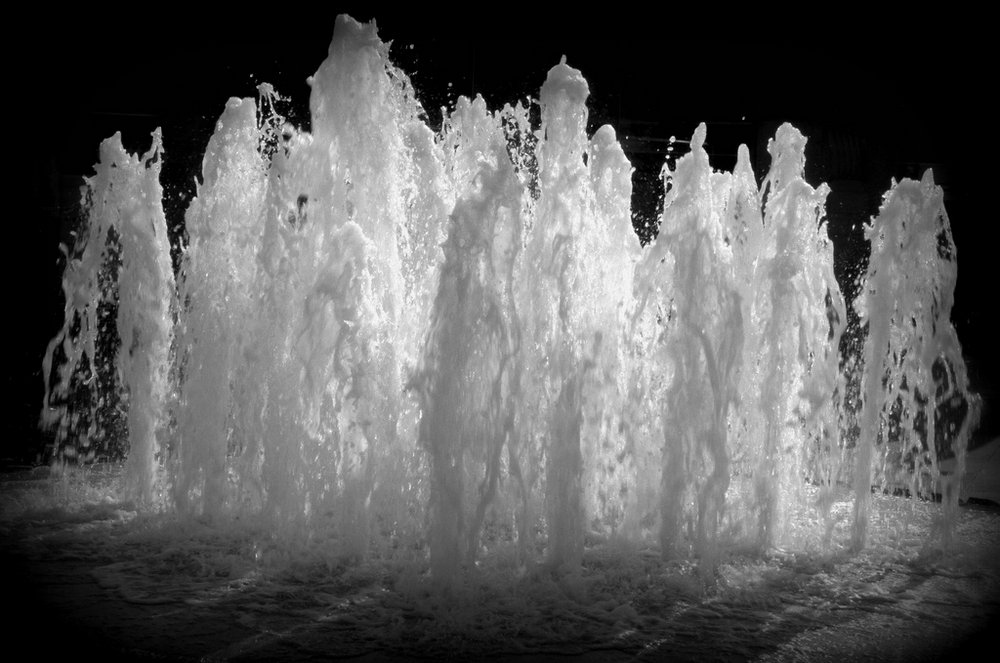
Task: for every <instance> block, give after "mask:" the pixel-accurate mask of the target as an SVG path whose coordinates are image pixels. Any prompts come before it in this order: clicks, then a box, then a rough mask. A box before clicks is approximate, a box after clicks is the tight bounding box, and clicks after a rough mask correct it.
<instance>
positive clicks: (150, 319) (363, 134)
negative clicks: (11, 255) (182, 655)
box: [43, 17, 978, 586]
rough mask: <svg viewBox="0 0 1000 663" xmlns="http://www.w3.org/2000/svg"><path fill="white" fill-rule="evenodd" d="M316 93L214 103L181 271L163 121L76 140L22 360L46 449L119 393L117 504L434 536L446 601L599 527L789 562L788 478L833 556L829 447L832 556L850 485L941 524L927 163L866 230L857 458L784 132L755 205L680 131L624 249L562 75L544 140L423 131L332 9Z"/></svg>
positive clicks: (622, 220) (402, 85)
mask: <svg viewBox="0 0 1000 663" xmlns="http://www.w3.org/2000/svg"><path fill="white" fill-rule="evenodd" d="M310 85H311V87H312V93H311V98H310V110H311V116H312V132H311V133H307V132H305V131H302V130H300V129H298V128H296V127H294V126H292V125H291V124H290V123H287V122H285V120H284V118H282V117H281V116H280V115H279V114H278V113H277V111H276V110H275V108H276V104H277V103H278V102H279V101H280V97H279V96H278V95H277V94H276V93H275V92H274V91H273V90H272V89H271V88H270V87H269V86H262V87H261V96H260V98H259V100H258V101H257V102H255V101H254V100H252V99H242V100H241V99H231V100H230V101H229V102H228V104H227V105H226V108H225V111H224V112H223V114H222V116H221V117H220V119H219V121H218V124H217V127H216V131H215V134H214V135H213V136H212V138H211V140H210V141H209V144H208V148H207V150H206V153H205V157H204V161H203V164H202V177H201V181H200V183H199V185H198V191H197V197H196V198H195V200H194V201H193V202H192V203H191V205H190V207H189V209H188V210H187V213H186V216H185V225H186V230H187V236H188V238H189V242H188V245H187V246H186V247H184V250H183V259H182V264H181V267H180V270H179V273H178V274H177V277H176V283H175V280H174V274H173V271H172V270H171V267H170V257H169V251H170V246H169V243H168V240H167V233H166V224H165V220H164V217H163V212H162V206H161V197H162V192H161V190H160V187H159V183H158V175H159V164H160V158H161V153H162V148H161V138H160V136H159V133H157V134H155V135H154V137H153V146H152V148H151V149H150V151H149V152H148V153H147V154H146V155H145V156H143V157H142V158H138V157H135V156H129V155H127V154H126V153H125V152H124V150H123V149H122V146H121V141H120V138H118V137H117V136H116V137H115V138H112V139H109V140H108V141H106V142H105V143H104V145H102V149H101V162H100V163H99V164H98V166H97V173H96V175H95V176H94V177H93V178H91V179H90V180H88V182H87V185H88V186H87V194H86V196H87V197H86V204H87V209H88V210H89V213H88V218H87V222H86V226H85V228H84V232H83V233H81V234H80V235H79V237H78V240H77V244H76V246H75V247H73V249H72V251H71V252H69V260H68V263H67V268H66V273H65V276H64V281H63V287H64V291H65V294H66V300H67V304H66V316H65V324H64V327H63V329H62V330H61V331H60V333H59V334H58V335H57V337H56V338H55V339H54V340H53V341H52V343H51V344H50V347H49V351H48V353H47V354H46V357H45V367H44V369H45V375H46V377H47V378H48V388H47V392H46V400H45V410H44V412H43V424H44V425H45V426H47V427H51V428H54V429H55V430H56V432H57V437H58V441H57V444H58V445H59V448H60V449H61V453H62V455H63V457H64V458H68V457H81V458H83V459H84V460H86V459H87V454H88V453H92V452H88V450H89V449H91V447H92V445H94V444H96V441H99V440H102V439H107V438H108V437H109V436H110V435H112V434H113V431H112V430H111V426H110V424H108V418H107V417H106V416H103V415H102V414H101V412H102V408H107V407H116V408H118V409H119V410H122V411H125V412H127V435H128V448H129V450H128V462H127V485H128V490H129V491H130V495H131V497H133V498H134V499H136V500H137V501H138V502H140V503H141V504H142V505H144V507H145V508H148V509H150V510H168V511H176V512H177V513H179V514H182V515H185V516H197V517H202V518H206V519H208V520H209V521H217V520H220V519H226V518H234V517H253V518H260V519H261V522H263V523H265V524H266V526H267V528H268V529H269V531H272V532H274V533H275V534H276V536H280V537H282V538H283V539H284V540H287V541H291V542H295V541H311V542H316V541H320V542H322V545H323V546H324V547H325V549H326V550H327V551H328V552H329V554H330V555H331V556H332V557H336V558H346V559H360V558H364V557H365V556H367V555H371V554H374V553H378V554H380V555H387V556H399V557H404V558H405V557H407V556H410V557H412V556H414V555H416V556H418V557H419V556H420V555H424V554H428V553H429V566H430V569H431V572H432V575H433V577H434V578H435V579H436V580H437V581H438V582H439V583H440V584H442V585H443V586H449V585H451V584H453V583H454V582H455V581H456V579H457V578H458V577H459V574H460V572H461V571H462V569H464V568H468V567H471V566H474V565H475V563H476V560H477V557H478V556H480V555H482V554H483V553H484V551H489V550H496V549H500V548H504V547H508V546H509V547H510V549H511V550H513V551H515V553H514V554H515V555H516V556H517V558H518V559H519V560H520V561H521V563H526V562H530V561H532V560H534V559H541V558H544V559H545V560H546V563H547V564H549V565H551V567H552V568H553V569H568V570H570V571H571V570H572V569H573V568H575V567H577V566H579V564H580V561H581V558H582V555H583V551H584V544H585V541H586V540H587V538H588V537H589V536H592V535H596V536H602V537H604V536H616V537H622V538H624V539H627V540H631V541H647V540H649V541H651V540H658V542H659V546H660V549H661V551H662V553H663V554H664V555H666V556H673V555H681V556H687V555H691V554H694V555H696V556H698V557H699V558H700V559H701V560H702V561H703V564H704V565H705V566H706V567H707V568H711V567H712V565H713V563H714V562H713V561H712V560H713V559H714V557H715V555H716V554H717V551H718V549H719V547H720V544H722V543H724V542H737V543H740V542H742V543H749V544H751V545H753V546H755V547H758V548H760V549H768V548H772V547H774V546H779V545H783V544H784V543H786V542H787V541H788V540H789V539H790V537H791V536H792V532H791V531H790V528H789V526H788V521H789V513H790V512H791V510H792V509H794V508H799V507H800V506H801V505H802V504H803V503H804V502H805V501H806V500H807V494H808V495H814V496H815V501H814V503H812V504H811V505H810V508H813V509H815V510H816V512H817V514H818V516H820V517H821V518H819V519H820V520H823V521H824V522H825V523H826V529H825V535H826V537H827V539H828V537H829V533H830V531H831V528H832V524H831V523H832V520H831V519H832V518H833V516H831V514H830V504H831V503H832V499H833V498H832V495H833V493H834V492H835V491H836V489H837V487H838V486H839V485H842V484H844V483H847V482H850V479H851V477H850V471H851V466H852V463H851V462H849V461H850V460H851V459H852V457H853V468H854V476H853V485H854V491H855V504H856V508H855V517H854V542H855V544H856V545H857V546H859V547H860V546H863V545H864V542H865V531H866V521H867V518H868V509H869V507H868V502H869V498H870V488H871V486H872V485H873V481H874V483H875V484H876V485H880V486H882V487H894V486H896V485H900V483H902V484H905V485H906V487H907V488H909V489H910V490H911V491H912V492H913V493H914V494H924V495H926V494H931V493H935V492H940V493H941V494H942V495H943V496H944V502H945V509H944V512H943V513H944V516H943V520H942V523H943V525H942V530H941V532H942V536H943V538H944V540H945V541H946V540H947V537H948V536H950V527H949V525H948V523H949V522H950V520H949V518H950V516H949V515H948V514H949V512H951V511H954V507H955V505H956V504H957V495H958V488H957V485H958V482H960V481H961V475H962V471H963V468H964V461H963V459H964V450H965V446H966V441H967V439H968V436H969V434H970V432H971V430H972V428H973V427H974V425H975V421H976V413H977V406H978V400H977V398H976V397H975V396H974V395H973V394H971V393H970V392H969V389H968V381H967V379H966V375H965V367H964V363H963V361H962V355H961V348H960V345H959V343H958V339H957V336H956V334H955V331H954V329H953V327H952V326H951V324H950V321H949V318H950V312H951V303H952V298H953V291H954V286H955V279H956V267H955V265H956V262H955V247H954V243H953V242H952V240H951V234H950V227H949V224H948V217H947V215H946V214H945V212H944V207H943V203H942V196H941V190H940V188H938V187H936V186H934V183H933V179H932V176H931V175H930V173H929V172H928V174H927V175H926V176H925V177H924V180H923V181H922V182H911V181H904V182H901V183H899V184H897V185H894V187H893V189H892V190H891V191H890V192H889V193H888V194H886V200H885V203H884V205H883V208H882V211H881V213H880V215H879V217H878V218H877V219H876V220H874V221H873V223H872V225H871V226H870V228H869V230H868V237H869V241H870V242H871V243H872V259H871V262H870V265H869V270H868V274H867V275H866V277H865V281H864V289H863V293H864V294H863V297H862V298H861V299H860V300H859V303H858V304H857V306H858V307H859V310H860V312H861V315H862V318H863V320H864V321H865V322H866V323H867V325H868V339H867V341H866V346H865V356H864V364H863V365H864V376H863V382H864V386H863V392H864V402H863V407H862V409H861V412H860V424H861V428H860V431H861V432H860V436H859V437H858V439H857V440H853V439H849V436H847V435H845V434H844V431H847V430H848V429H849V428H850V427H849V425H848V422H849V420H850V419H851V418H852V417H853V416H855V413H853V412H851V411H849V408H848V407H847V405H846V404H845V397H844V391H845V376H844V374H843V370H842V369H841V362H840V355H839V351H838V348H839V345H840V338H841V334H842V332H843V329H844V325H845V323H846V319H847V316H846V309H845V303H844V299H843V296H842V295H841V292H840V288H839V286H838V284H837V282H836V280H835V278H834V275H833V251H832V244H831V243H830V240H829V238H828V237H827V232H826V227H825V223H824V221H825V200H826V196H827V194H828V192H829V189H828V188H827V187H826V185H821V186H820V187H819V188H815V189H814V188H813V187H812V186H810V185H809V184H808V183H806V182H805V180H804V166H805V146H806V139H805V137H804V136H802V134H801V133H799V132H798V131H797V130H796V129H795V128H794V127H792V126H791V125H788V124H786V125H783V126H782V127H781V128H779V130H778V132H777V135H776V136H775V138H774V139H773V140H772V141H771V142H770V144H769V147H768V151H769V153H770V155H771V168H770V170H769V172H768V173H767V174H766V176H765V178H764V183H763V186H762V187H761V188H760V189H759V190H758V187H757V183H756V178H755V175H754V173H753V171H752V169H751V167H750V158H749V152H748V150H747V149H746V148H745V147H741V149H740V151H739V155H738V160H737V164H736V167H735V169H734V171H733V172H732V173H727V172H717V171H715V170H713V168H712V166H711V164H710V163H709V158H708V153H707V152H706V151H705V148H704V144H705V140H706V133H707V130H706V127H705V125H704V124H702V125H700V126H699V127H698V128H697V129H696V130H695V132H694V136H693V138H692V140H691V142H690V152H689V153H688V154H687V155H685V156H683V157H682V158H680V159H679V160H678V161H677V163H676V165H675V168H674V169H673V170H670V169H665V170H664V182H665V186H666V188H667V193H666V196H665V200H664V208H663V214H662V218H661V221H660V230H659V235H658V236H657V237H656V239H655V241H653V242H652V244H651V246H649V247H647V248H646V249H642V248H641V247H640V244H639V241H638V238H637V236H636V234H635V233H634V231H633V229H632V227H631V209H630V201H631V172H632V169H631V165H630V164H629V162H628V160H627V158H626V157H625V154H624V152H623V150H622V147H621V145H620V144H619V142H618V140H617V137H616V135H615V131H614V129H613V128H611V127H609V126H604V127H601V128H600V129H598V130H597V132H596V133H595V134H594V135H593V136H592V137H588V136H587V133H586V124H587V107H586V100H587V96H588V94H589V90H588V86H587V83H586V81H585V79H584V78H583V75H582V74H581V72H580V71H578V70H576V69H573V68H572V67H570V66H569V65H568V64H567V63H566V61H565V58H564V59H563V61H562V62H561V63H560V64H558V65H556V66H555V67H553V68H552V69H551V71H550V72H549V74H548V77H547V78H546V80H545V81H544V84H543V86H542V88H541V94H540V99H539V103H540V106H541V125H540V127H537V128H536V127H533V126H532V124H531V122H530V121H529V113H528V109H527V108H525V107H524V106H523V105H521V104H518V106H516V107H511V106H506V107H504V108H503V109H502V110H500V111H496V112H494V111H490V110H489V109H488V108H487V106H486V103H485V101H484V100H483V99H482V98H481V97H477V98H476V99H474V100H469V99H466V98H462V99H460V100H459V102H458V104H457V105H456V107H455V109H454V111H453V112H452V113H451V114H450V116H449V117H447V118H446V120H445V122H444V124H443V127H442V128H441V130H440V131H439V132H436V133H435V132H433V131H432V130H431V129H430V128H428V126H427V125H426V124H425V123H424V121H423V120H422V119H421V109H420V106H419V104H418V103H417V101H416V99H415V97H414V93H413V90H412V88H411V86H410V83H409V80H408V78H407V77H406V75H405V74H404V73H403V72H401V71H400V70H398V69H397V68H396V67H395V66H394V65H393V64H392V63H391V62H390V61H389V59H388V46H387V45H385V44H383V43H382V42H381V41H380V40H379V38H378V35H377V33H376V31H375V28H374V25H362V24H359V23H357V22H355V21H353V20H352V19H350V18H347V17H341V18H340V19H339V20H338V22H337V26H336V30H335V32H334V38H333V42H332V43H331V45H330V49H329V54H328V57H327V59H326V60H325V61H324V62H323V63H322V64H321V65H320V68H319V70H318V71H317V72H316V74H315V75H314V76H313V77H312V78H311V79H310ZM109 307H116V308H117V318H116V321H115V325H114V328H113V329H112V328H111V326H110V325H109V324H107V320H106V318H108V314H107V311H108V310H109ZM109 345H110V346H111V347H113V348H114V351H113V353H111V354H113V358H114V362H115V366H116V367H117V375H118V377H117V378H116V377H115V376H114V375H113V374H112V373H113V372H111V373H109V371H108V368H107V366H105V364H106V363H107V362H109V361H110V359H109V358H108V354H109V353H108V352H107V351H104V350H102V348H104V347H105V346H109ZM102 362H103V363H102ZM845 365H847V364H845ZM99 375H101V376H105V377H104V378H102V379H100V380H98V379H97V376H99ZM108 375H110V376H111V377H110V378H109V377H107V376H108ZM81 376H82V377H81ZM88 376H89V377H88ZM109 384H110V386H109ZM83 394H87V395H88V396H87V398H84V397H83V396H81V395H83ZM876 451H877V452H878V453H879V454H881V456H880V459H881V462H880V464H879V467H880V471H879V472H878V473H876V474H875V475H874V476H873V474H872V470H873V468H874V456H875V454H876ZM943 452H953V453H955V454H956V456H957V457H958V459H959V462H958V468H959V469H958V471H957V472H956V473H955V474H953V475H950V476H942V475H941V472H940V471H939V469H938V466H937V456H938V454H939V453H943ZM810 486H818V490H815V489H811V488H810ZM820 535H821V536H822V535H823V532H820Z"/></svg>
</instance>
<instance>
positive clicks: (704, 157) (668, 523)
mask: <svg viewBox="0 0 1000 663" xmlns="http://www.w3.org/2000/svg"><path fill="white" fill-rule="evenodd" d="M705 134H706V128H705V125H704V124H701V125H699V126H698V128H697V129H696V130H695V133H694V136H693V137H692V139H691V151H690V153H688V154H687V155H685V156H684V157H682V158H681V159H680V160H678V162H677V166H676V170H675V171H674V172H673V173H670V172H669V171H665V172H666V179H667V188H668V191H667V196H666V200H665V201H664V211H663V218H662V220H661V223H660V233H659V235H658V236H657V238H656V241H655V242H654V244H653V246H652V247H651V249H650V250H649V251H648V252H647V254H646V255H645V256H644V258H643V261H642V263H641V264H640V266H639V274H638V277H637V281H638V283H637V289H638V290H639V291H640V293H643V298H646V299H647V301H648V294H647V293H656V296H657V297H659V298H661V301H662V303H663V305H664V306H663V309H662V311H663V315H662V316H661V324H662V325H663V327H664V330H663V333H662V334H660V335H659V336H658V338H657V341H656V344H657V346H659V347H658V348H657V350H656V359H655V361H657V362H659V363H660V364H661V366H663V367H664V369H663V370H666V371H670V373H671V375H672V379H671V383H670V386H669V389H668V391H667V396H666V403H665V404H664V407H663V409H662V411H661V412H662V416H663V418H664V422H663V435H664V441H663V451H662V460H661V468H662V474H661V493H660V517H661V526H660V544H661V549H662V552H663V555H664V556H671V555H674V554H677V553H681V554H683V553H684V552H685V551H684V550H683V544H682V541H683V537H682V528H683V525H684V524H685V522H687V523H688V525H689V530H690V531H691V532H692V533H693V534H694V544H695V547H696V550H697V551H698V552H699V554H700V555H702V556H703V557H704V558H710V557H711V556H712V554H713V550H714V548H715V546H714V542H715V537H716V535H717V532H718V527H719V524H720V521H721V518H722V515H723V513H724V509H725V496H726V491H727V490H728V487H729V482H730V456H729V450H728V448H727V436H728V429H727V423H728V422H727V420H728V413H729V407H730V404H731V402H732V399H733V397H734V396H735V393H736V387H737V385H738V376H739V368H740V363H741V361H742V358H743V319H742V314H741V310H740V307H741V304H740V298H739V295H738V292H737V290H736V287H735V286H734V284H733V272H732V252H731V250H730V249H729V247H727V246H726V244H725V241H724V237H725V231H724V227H723V218H722V216H721V214H720V213H719V210H718V209H717V208H716V207H715V206H714V205H713V196H714V191H713V183H712V177H711V175H712V170H711V167H710V166H709V162H708V153H707V152H706V151H705V148H704V142H705ZM662 298H665V301H663V299H662ZM706 561H707V562H708V563H707V565H706V568H710V567H711V565H712V564H711V561H710V560H709V559H706Z"/></svg>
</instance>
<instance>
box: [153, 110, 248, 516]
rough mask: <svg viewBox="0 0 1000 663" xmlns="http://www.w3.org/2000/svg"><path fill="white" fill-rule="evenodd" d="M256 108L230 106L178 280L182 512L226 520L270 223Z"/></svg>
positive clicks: (177, 466)
mask: <svg viewBox="0 0 1000 663" xmlns="http://www.w3.org/2000/svg"><path fill="white" fill-rule="evenodd" d="M261 139H262V135H261V132H260V130H259V129H258V127H257V106H256V104H255V103H254V102H253V100H252V99H235V98H234V99H230V100H229V103H227V104H226V109H225V111H224V112H223V114H222V116H221V117H220V118H219V121H218V123H217V125H216V130H215V133H214V134H213V135H212V138H211V139H210V140H209V142H208V147H207V148H206V150H205V157H204V159H203V162H202V181H201V182H200V183H199V184H198V190H197V196H196V198H195V199H194V200H193V201H192V203H191V206H190V207H189V208H188V210H187V213H186V215H185V225H186V228H187V233H188V245H187V248H186V251H185V253H184V260H183V263H182V266H181V277H180V279H179V284H178V288H179V294H180V297H179V299H180V301H181V302H182V303H183V304H182V305H183V307H184V310H183V315H182V316H181V317H180V324H179V326H178V345H179V347H180V351H179V353H180V355H181V359H180V363H181V365H182V366H183V367H184V370H183V371H182V383H181V385H180V392H181V395H182V397H181V401H180V408H179V414H178V432H177V439H176V450H175V454H174V459H173V462H174V473H173V474H174V476H173V494H174V500H175V502H176V504H177V508H178V509H179V510H180V511H181V512H189V511H193V512H198V511H201V512H202V513H204V514H206V515H213V514H218V513H219V512H220V511H221V509H222V508H223V506H224V503H225V501H226V498H227V495H226V490H225V481H226V456H227V452H228V450H229V449H228V444H229V438H230V432H231V430H232V421H231V417H232V414H233V413H232V408H233V393H232V390H233V385H234V383H235V382H236V381H237V380H238V377H237V367H238V366H239V360H240V359H241V357H240V349H241V348H242V347H243V346H244V345H245V343H246V342H247V341H248V340H249V339H247V338H246V333H247V330H248V329H250V328H251V327H252V323H253V315H252V309H251V306H252V304H253V300H254V297H253V290H252V286H253V282H254V275H255V271H256V257H257V251H258V249H259V244H260V234H261V230H262V227H261V226H262V222H263V209H262V207H263V203H264V190H265V183H266V182H265V177H264V176H265V162H264V158H263V155H262V154H261V153H260V151H259V148H260V147H261Z"/></svg>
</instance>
